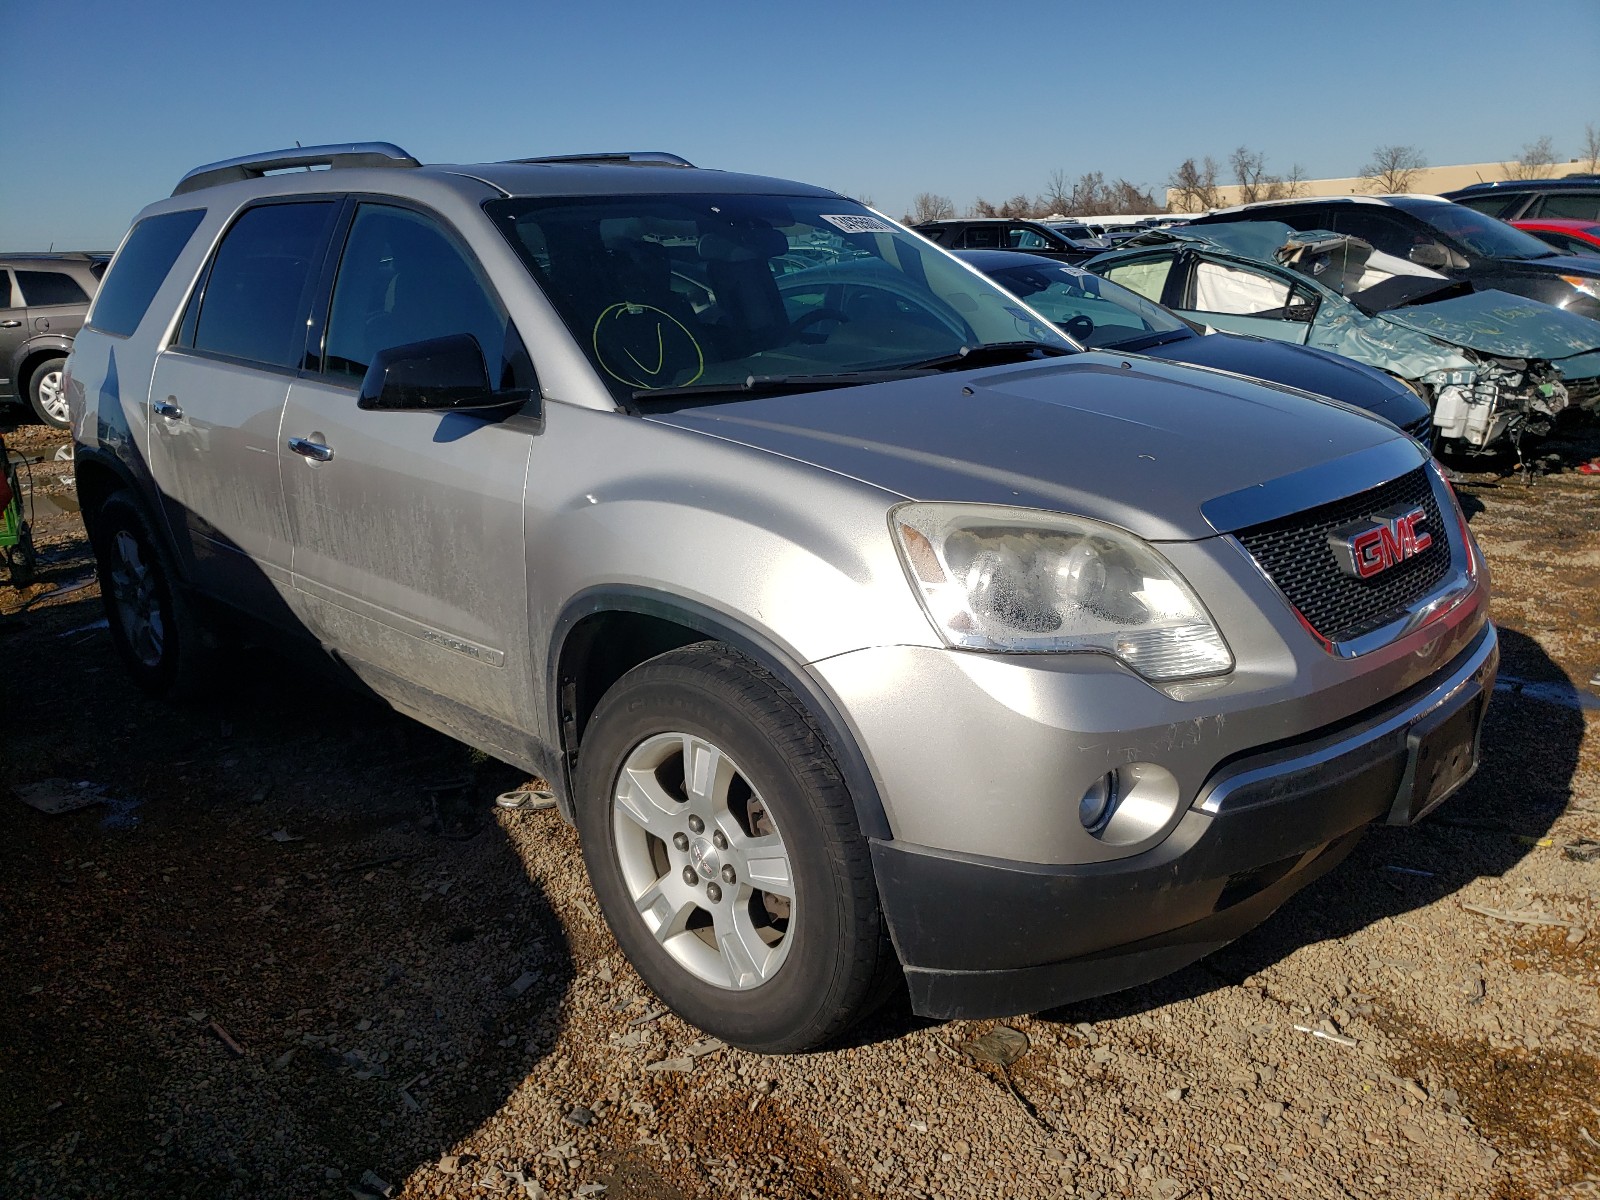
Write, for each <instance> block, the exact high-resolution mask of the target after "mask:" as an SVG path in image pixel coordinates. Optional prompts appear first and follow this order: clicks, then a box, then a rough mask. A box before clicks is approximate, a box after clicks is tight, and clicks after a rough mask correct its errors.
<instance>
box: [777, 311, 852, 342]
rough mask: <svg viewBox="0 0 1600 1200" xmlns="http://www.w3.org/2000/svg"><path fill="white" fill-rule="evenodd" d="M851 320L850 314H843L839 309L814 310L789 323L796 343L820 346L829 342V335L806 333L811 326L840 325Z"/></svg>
mask: <svg viewBox="0 0 1600 1200" xmlns="http://www.w3.org/2000/svg"><path fill="white" fill-rule="evenodd" d="M849 319H850V314H849V313H845V312H841V311H840V310H839V309H837V308H813V309H812V310H811V311H810V312H808V313H802V314H801V315H800V316H798V317H796V318H795V319H794V320H793V321H791V322H789V332H790V333H792V334H793V335H794V338H795V341H797V342H808V343H810V344H812V345H820V344H821V343H822V342H825V341H827V340H828V335H827V334H826V333H810V334H808V333H807V332H806V330H807V329H810V328H811V326H813V325H815V324H817V323H818V322H819V321H838V322H839V323H840V324H843V323H844V322H846V321H848V320H849Z"/></svg>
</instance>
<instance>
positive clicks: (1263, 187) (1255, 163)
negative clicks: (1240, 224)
mask: <svg viewBox="0 0 1600 1200" xmlns="http://www.w3.org/2000/svg"><path fill="white" fill-rule="evenodd" d="M1228 165H1229V166H1230V167H1232V168H1233V177H1234V179H1236V180H1238V183H1239V201H1240V203H1242V204H1254V203H1255V202H1256V201H1257V200H1265V199H1267V196H1266V194H1265V193H1266V191H1267V189H1268V188H1269V187H1270V186H1271V184H1270V182H1269V180H1268V178H1267V156H1266V155H1265V154H1263V153H1261V151H1259V150H1252V149H1250V148H1249V147H1248V146H1240V147H1239V148H1238V149H1237V150H1235V151H1234V152H1233V153H1232V154H1230V155H1229V156H1228Z"/></svg>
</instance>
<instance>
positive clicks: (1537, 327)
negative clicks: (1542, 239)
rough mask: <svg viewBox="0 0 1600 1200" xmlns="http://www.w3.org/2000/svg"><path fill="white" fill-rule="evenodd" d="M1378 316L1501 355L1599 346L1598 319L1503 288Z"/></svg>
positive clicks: (1554, 356)
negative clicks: (1513, 293)
mask: <svg viewBox="0 0 1600 1200" xmlns="http://www.w3.org/2000/svg"><path fill="white" fill-rule="evenodd" d="M1377 317H1378V320H1380V321H1387V322H1389V323H1390V324H1392V325H1399V326H1401V327H1403V328H1405V329H1412V330H1415V331H1416V332H1418V333H1425V334H1427V335H1428V336H1429V337H1433V338H1437V339H1438V340H1439V341H1441V342H1449V343H1450V344H1451V345H1453V346H1465V347H1466V348H1467V349H1469V350H1477V351H1479V352H1480V353H1483V354H1492V355H1495V356H1496V357H1499V358H1542V359H1547V360H1551V361H1557V360H1560V359H1563V358H1570V357H1571V356H1572V355H1574V354H1586V353H1588V352H1589V351H1591V350H1600V321H1591V320H1589V318H1588V317H1580V316H1578V315H1577V314H1576V313H1569V312H1566V311H1565V310H1563V309H1559V308H1556V307H1555V306H1554V305H1552V304H1541V303H1539V301H1537V300H1527V299H1524V298H1523V297H1521V296H1513V295H1510V294H1509V293H1506V292H1500V291H1493V290H1490V291H1485V292H1473V293H1472V294H1470V295H1467V296H1455V297H1452V298H1450V299H1448V300H1435V301H1433V302H1432V303H1428V304H1412V305H1407V306H1405V307H1402V308H1394V309H1389V310H1387V311H1385V312H1381V313H1379V314H1377Z"/></svg>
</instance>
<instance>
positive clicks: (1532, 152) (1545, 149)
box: [1500, 133, 1556, 179]
mask: <svg viewBox="0 0 1600 1200" xmlns="http://www.w3.org/2000/svg"><path fill="white" fill-rule="evenodd" d="M1555 162H1556V151H1555V147H1554V146H1553V145H1551V143H1550V135H1549V134H1548V133H1547V134H1545V135H1544V136H1543V137H1541V138H1540V139H1539V140H1538V141H1536V142H1529V143H1528V144H1527V145H1525V146H1523V148H1522V153H1521V154H1519V155H1517V156H1516V157H1515V158H1514V159H1512V160H1511V161H1510V162H1504V163H1501V164H1500V169H1501V171H1503V172H1504V173H1505V177H1506V178H1507V179H1543V178H1544V177H1545V176H1547V175H1549V174H1550V168H1551V167H1553V166H1555Z"/></svg>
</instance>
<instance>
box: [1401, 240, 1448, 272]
mask: <svg viewBox="0 0 1600 1200" xmlns="http://www.w3.org/2000/svg"><path fill="white" fill-rule="evenodd" d="M1407 257H1409V258H1410V259H1411V261H1412V262H1414V263H1416V264H1417V266H1419V267H1428V268H1430V269H1432V270H1435V271H1442V270H1443V269H1444V268H1446V267H1448V266H1450V265H1451V262H1450V259H1451V254H1450V251H1448V250H1446V249H1445V248H1444V247H1443V246H1441V245H1439V243H1438V242H1424V243H1423V244H1422V245H1420V246H1413V247H1411V253H1410V254H1409V255H1408V256H1407Z"/></svg>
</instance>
